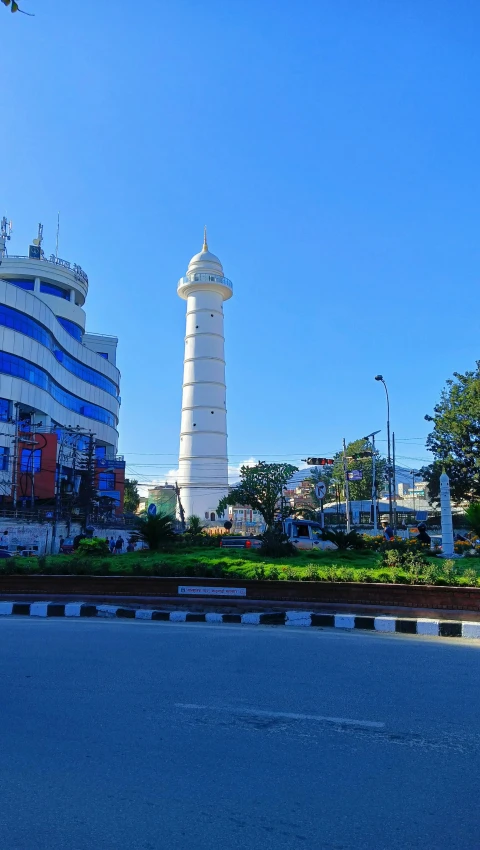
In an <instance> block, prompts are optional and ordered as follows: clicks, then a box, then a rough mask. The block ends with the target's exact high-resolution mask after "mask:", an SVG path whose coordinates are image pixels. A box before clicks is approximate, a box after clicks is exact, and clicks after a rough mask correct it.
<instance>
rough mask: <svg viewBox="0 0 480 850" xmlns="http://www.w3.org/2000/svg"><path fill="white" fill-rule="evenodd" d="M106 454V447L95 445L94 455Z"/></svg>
mask: <svg viewBox="0 0 480 850" xmlns="http://www.w3.org/2000/svg"><path fill="white" fill-rule="evenodd" d="M106 456H107V447H106V446H95V457H106Z"/></svg>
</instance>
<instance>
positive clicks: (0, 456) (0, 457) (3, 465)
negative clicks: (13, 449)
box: [0, 446, 10, 470]
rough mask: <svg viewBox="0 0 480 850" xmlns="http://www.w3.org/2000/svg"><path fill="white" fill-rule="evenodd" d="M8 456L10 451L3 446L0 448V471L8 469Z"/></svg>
mask: <svg viewBox="0 0 480 850" xmlns="http://www.w3.org/2000/svg"><path fill="white" fill-rule="evenodd" d="M9 454H10V449H7V448H5V446H0V469H2V470H5V469H8V456H9Z"/></svg>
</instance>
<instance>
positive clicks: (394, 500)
mask: <svg viewBox="0 0 480 850" xmlns="http://www.w3.org/2000/svg"><path fill="white" fill-rule="evenodd" d="M392 451H393V461H392V462H393V469H392V481H393V487H392V489H393V531H394V533H395V532H396V530H397V476H396V473H395V431H394V432H393V434H392Z"/></svg>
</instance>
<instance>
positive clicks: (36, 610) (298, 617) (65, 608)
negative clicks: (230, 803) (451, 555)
mask: <svg viewBox="0 0 480 850" xmlns="http://www.w3.org/2000/svg"><path fill="white" fill-rule="evenodd" d="M11 615H13V616H15V615H17V616H24V617H112V618H113V617H123V618H130V619H132V620H133V619H136V620H163V621H168V622H170V623H240V624H243V625H248V626H297V627H299V626H314V627H317V628H318V627H323V628H334V629H362V630H367V631H375V632H383V633H385V632H397V633H400V634H408V635H429V636H433V637H461V638H470V639H471V638H478V639H480V622H479V623H468V622H463V621H460V620H433V619H427V618H418V619H414V618H405V617H390V616H387V615H385V616H381V617H369V616H365V615H358V614H317V613H315V612H313V611H312V612H310V611H276V612H272V613H258V614H256V613H250V614H219V613H215V612H210V613H203V614H202V613H196V612H192V611H159V610H156V609H150V608H148V609H147V608H124V607H121V606H119V605H93V604H89V603H85V602H65V603H60V602H0V617H2V616H3V617H8V616H11Z"/></svg>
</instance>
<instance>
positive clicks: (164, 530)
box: [137, 514, 176, 552]
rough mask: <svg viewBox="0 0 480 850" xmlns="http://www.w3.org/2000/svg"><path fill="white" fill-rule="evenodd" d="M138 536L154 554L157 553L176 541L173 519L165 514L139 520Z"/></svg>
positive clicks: (148, 515) (143, 517)
mask: <svg viewBox="0 0 480 850" xmlns="http://www.w3.org/2000/svg"><path fill="white" fill-rule="evenodd" d="M137 534H138V536H139V538H140V540H143V541H144V542H145V543H146V544H147V545H148V548H149V549H150V550H151V551H152V552H157V551H158V550H159V549H160V548H161V547H162V545H165V544H167V543H172V542H173V540H174V539H175V536H176V535H175V532H174V530H173V518H172V517H171V516H169V515H168V514H167V515H163V514H155V516H152V515H151V514H147V516H142V517H140V519H139V520H138V527H137Z"/></svg>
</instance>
